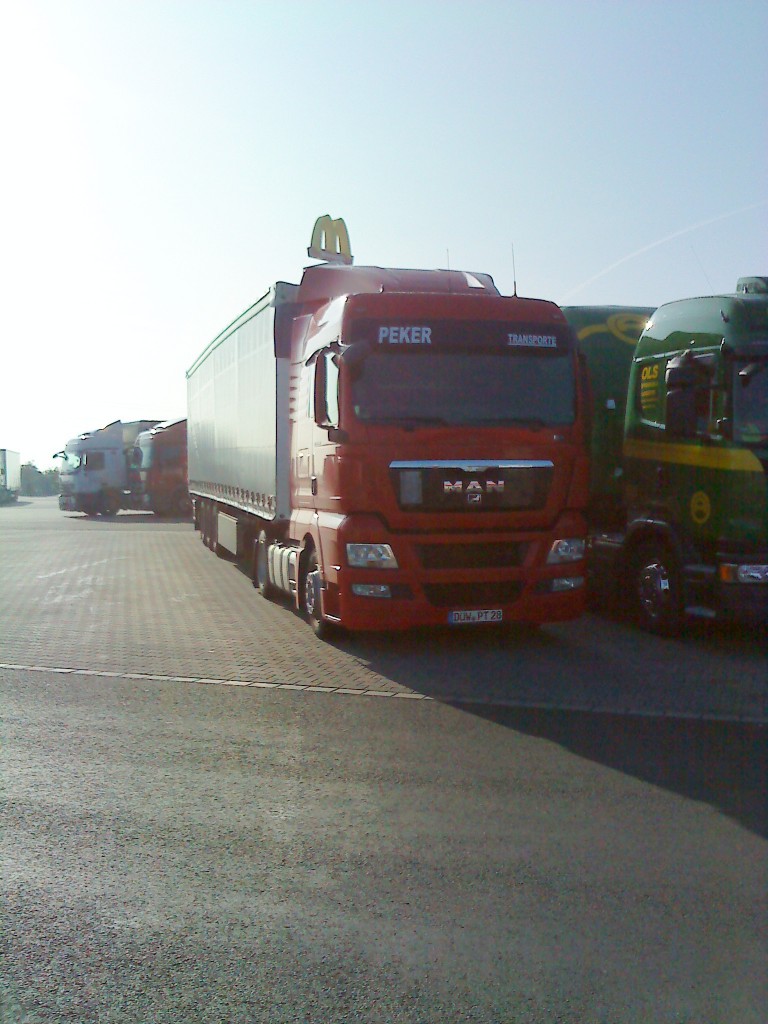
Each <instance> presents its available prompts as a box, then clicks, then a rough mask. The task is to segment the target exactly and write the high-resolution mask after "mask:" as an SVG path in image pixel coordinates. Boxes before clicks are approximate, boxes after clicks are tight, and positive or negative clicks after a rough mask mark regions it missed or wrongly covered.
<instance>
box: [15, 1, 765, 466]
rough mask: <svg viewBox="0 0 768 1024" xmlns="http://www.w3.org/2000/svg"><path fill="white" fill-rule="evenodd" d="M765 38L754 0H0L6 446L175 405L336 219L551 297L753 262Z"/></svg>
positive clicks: (588, 294)
mask: <svg viewBox="0 0 768 1024" xmlns="http://www.w3.org/2000/svg"><path fill="white" fill-rule="evenodd" d="M766 39H768V4H766V3H765V2H763V0H754V2H752V0H730V2H725V0H718V2H712V0H697V2H695V3H689V2H687V0H675V2H671V3H670V2H668V0H665V2H663V3H657V2H655V0H642V2H636V0H613V2H597V0H567V2H565V0H559V2H556V0H538V2H535V3H532V2H528V0H506V2H498V0H478V2H476V3H466V2H462V3H459V2H452V0H439V2H432V0H406V2H400V0H378V2H375V0H350V2H347V0H307V2H304V0H260V2H256V0H0V126H1V128H2V141H3V154H4V155H3V158H2V161H1V162H0V186H1V187H0V257H1V258H2V262H3V269H2V277H0V282H2V285H1V286H0V294H2V302H1V303H0V330H2V335H1V336H0V352H1V353H2V363H0V366H1V367H2V372H0V380H2V382H3V394H2V398H0V448H10V449H13V450H16V451H19V452H20V453H21V457H22V461H23V462H34V463H35V464H36V465H37V466H38V467H39V468H40V469H47V468H50V467H52V466H54V465H55V462H54V461H53V460H52V455H53V453H54V452H56V451H59V450H60V449H61V448H63V447H64V444H65V443H66V441H67V440H68V439H69V438H70V437H73V436H76V435H77V434H79V433H82V432H84V431H86V430H91V429H94V428H96V427H99V426H103V425H104V424H106V423H109V422H111V421H113V420H116V419H123V420H134V419H161V420H163V419H174V418H178V417H181V416H184V415H185V414H186V376H185V374H186V370H187V369H188V368H189V367H190V366H191V364H192V363H193V362H194V360H195V359H196V358H197V356H198V355H199V354H200V353H201V352H202V350H203V349H204V348H205V346H206V345H207V344H208V342H209V341H210V340H211V339H212V338H213V337H215V336H216V335H217V334H218V333H219V331H221V330H222V329H223V328H224V327H225V326H227V324H229V323H230V322H231V321H232V320H234V319H235V318H236V317H237V316H238V315H239V314H240V313H241V312H242V311H243V310H244V309H246V308H247V307H248V306H250V305H251V304H252V303H253V302H254V301H255V300H256V299H258V298H259V297H260V296H261V295H263V294H264V293H265V292H266V291H267V290H268V288H269V287H270V285H271V284H273V283H274V282H275V281H278V280H287V281H293V282H298V280H299V279H300V276H301V272H302V269H303V268H304V267H305V266H306V265H308V264H310V263H311V262H312V261H311V260H309V258H308V257H307V247H308V246H309V244H310V236H311V232H312V225H313V224H314V222H315V220H316V218H317V217H319V216H321V215H322V214H326V213H327V214H330V215H331V216H332V217H334V218H335V217H343V218H344V220H345V221H346V224H347V227H348V230H349V235H350V240H351V245H352V252H353V255H354V258H355V262H356V263H357V264H363V265H367V264H375V265H378V266H390V267H424V268H436V267H446V266H450V267H451V268H454V269H462V270H469V271H482V272H485V273H490V274H491V275H492V276H493V277H494V279H495V281H496V284H497V285H498V287H499V288H500V290H501V291H502V292H504V293H506V294H508V293H511V292H512V290H513V287H514V284H515V281H516V282H517V290H518V293H519V294H521V295H528V296H537V297H541V298H547V299H551V300H554V301H555V302H558V303H560V304H561V305H590V304H621V305H623V304H627V305H632V304H639V305H648V306H658V305H661V304H662V303H664V302H668V301H672V300H674V299H678V298H685V297H687V296H690V295H703V294H713V293H719V292H729V291H733V290H734V288H735V284H736V280H737V278H738V277H742V276H747V275H757V274H763V275H764V274H767V273H768V104H766V95H768V58H767V57H766Z"/></svg>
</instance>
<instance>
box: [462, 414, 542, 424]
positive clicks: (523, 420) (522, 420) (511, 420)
mask: <svg viewBox="0 0 768 1024" xmlns="http://www.w3.org/2000/svg"><path fill="white" fill-rule="evenodd" d="M476 424H484V425H488V424H490V425H492V426H500V427H505V426H515V427H517V426H520V427H547V426H552V425H553V424H551V423H545V422H544V420H542V419H539V417H538V416H482V417H479V418H478V419H473V420H470V421H469V424H468V425H471V426H475V425H476Z"/></svg>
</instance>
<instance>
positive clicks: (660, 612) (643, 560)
mask: <svg viewBox="0 0 768 1024" xmlns="http://www.w3.org/2000/svg"><path fill="white" fill-rule="evenodd" d="M631 577H632V578H631V594H632V599H633V604H634V612H635V616H636V618H637V620H638V623H639V625H640V626H641V627H642V628H643V629H645V630H648V632H650V633H657V634H658V635H660V636H675V635H677V633H679V632H680V629H681V626H682V622H683V603H682V593H681V586H680V567H679V566H678V563H677V558H676V557H675V555H674V553H673V552H672V550H671V549H670V548H669V547H668V546H667V545H666V544H664V543H663V542H662V541H650V542H648V543H646V544H643V545H641V546H640V547H639V548H638V549H637V551H636V552H635V555H634V557H633V559H632V572H631Z"/></svg>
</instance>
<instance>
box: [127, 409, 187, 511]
mask: <svg viewBox="0 0 768 1024" xmlns="http://www.w3.org/2000/svg"><path fill="white" fill-rule="evenodd" d="M131 466H132V474H133V488H134V495H135V500H136V507H137V508H144V509H147V510H149V511H151V512H154V514H155V515H157V516H179V517H182V518H187V517H188V516H189V515H190V514H191V511H192V505H191V502H190V499H189V490H188V485H187V421H186V419H181V420H168V421H166V422H165V423H158V424H157V426H155V427H152V428H151V429H150V430H143V431H141V433H140V434H139V435H138V436H137V438H136V443H135V445H134V449H133V454H132V459H131Z"/></svg>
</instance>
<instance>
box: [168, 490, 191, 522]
mask: <svg viewBox="0 0 768 1024" xmlns="http://www.w3.org/2000/svg"><path fill="white" fill-rule="evenodd" d="M171 511H172V514H175V515H177V516H178V517H179V519H189V517H190V516H191V515H192V503H191V501H190V498H189V492H188V491H177V492H176V494H175V495H174V496H173V500H172V503H171Z"/></svg>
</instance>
